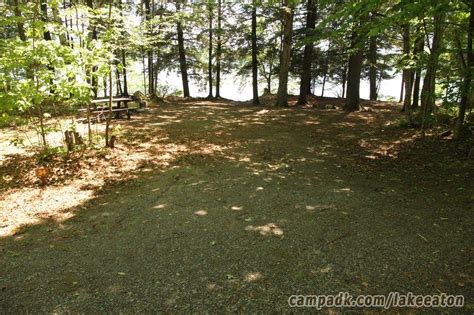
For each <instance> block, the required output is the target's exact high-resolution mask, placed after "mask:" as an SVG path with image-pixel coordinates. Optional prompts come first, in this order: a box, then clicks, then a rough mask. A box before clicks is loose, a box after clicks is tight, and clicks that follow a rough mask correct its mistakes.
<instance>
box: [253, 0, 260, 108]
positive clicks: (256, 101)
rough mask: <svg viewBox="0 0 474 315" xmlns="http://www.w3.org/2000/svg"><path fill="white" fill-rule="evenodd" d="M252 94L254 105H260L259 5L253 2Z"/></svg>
mask: <svg viewBox="0 0 474 315" xmlns="http://www.w3.org/2000/svg"><path fill="white" fill-rule="evenodd" d="M252 93H253V99H252V104H253V105H260V100H259V99H258V60H257V5H256V3H255V0H253V1H252Z"/></svg>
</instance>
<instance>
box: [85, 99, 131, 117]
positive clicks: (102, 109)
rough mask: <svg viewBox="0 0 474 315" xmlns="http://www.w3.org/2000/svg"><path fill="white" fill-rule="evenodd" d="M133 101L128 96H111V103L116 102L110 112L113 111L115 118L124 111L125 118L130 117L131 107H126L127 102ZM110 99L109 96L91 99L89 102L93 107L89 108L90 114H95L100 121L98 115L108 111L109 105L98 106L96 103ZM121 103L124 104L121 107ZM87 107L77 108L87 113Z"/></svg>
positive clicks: (102, 102) (106, 101)
mask: <svg viewBox="0 0 474 315" xmlns="http://www.w3.org/2000/svg"><path fill="white" fill-rule="evenodd" d="M131 101H133V99H132V98H130V97H116V98H112V103H116V104H117V105H116V106H112V112H113V113H115V118H119V117H120V114H121V113H125V114H126V115H127V118H128V119H130V117H131V113H132V111H133V110H132V109H129V108H128V102H131ZM109 102H110V99H109V98H99V99H95V100H92V101H91V104H92V105H93V108H92V109H90V114H94V115H96V119H97V121H100V116H101V115H105V114H107V113H108V112H109V107H108V106H102V107H98V106H97V105H98V104H104V103H109ZM121 103H123V104H124V105H125V106H124V107H121V106H120V105H121ZM87 111H88V109H87V108H84V109H79V112H85V113H87Z"/></svg>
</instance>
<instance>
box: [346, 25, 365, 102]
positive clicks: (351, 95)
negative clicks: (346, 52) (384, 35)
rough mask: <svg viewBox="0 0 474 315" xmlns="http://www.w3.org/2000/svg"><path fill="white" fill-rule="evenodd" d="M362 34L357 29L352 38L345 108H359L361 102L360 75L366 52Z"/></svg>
mask: <svg viewBox="0 0 474 315" xmlns="http://www.w3.org/2000/svg"><path fill="white" fill-rule="evenodd" d="M359 27H360V26H359ZM360 45H361V36H360V33H359V32H358V31H357V30H353V33H352V39H351V47H350V49H351V51H352V53H351V54H350V56H349V63H348V73H347V92H346V93H347V96H346V102H345V105H344V110H346V111H355V110H358V109H359V103H360V94H359V93H360V91H359V89H360V75H361V72H362V61H363V56H364V53H363V51H362V48H361V47H360Z"/></svg>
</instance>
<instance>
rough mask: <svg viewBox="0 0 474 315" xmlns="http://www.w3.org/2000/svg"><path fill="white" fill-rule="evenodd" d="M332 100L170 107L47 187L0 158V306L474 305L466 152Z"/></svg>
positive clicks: (382, 110) (380, 114) (392, 113)
mask: <svg viewBox="0 0 474 315" xmlns="http://www.w3.org/2000/svg"><path fill="white" fill-rule="evenodd" d="M337 103H338V101H337V100H331V99H325V100H319V101H318V106H316V108H275V107H270V106H266V107H253V106H249V105H245V104H241V103H234V102H227V101H220V102H218V101H216V102H208V101H204V100H189V101H173V102H171V101H170V102H168V103H166V104H161V105H160V106H157V107H154V108H153V109H152V110H151V111H150V112H149V113H144V114H141V115H140V116H137V117H134V118H133V119H132V120H130V121H120V124H121V125H122V127H123V128H122V131H121V135H120V137H119V145H118V147H117V148H116V149H115V150H113V151H110V150H104V151H103V152H101V153H100V154H96V153H94V154H92V153H90V152H89V153H87V152H86V153H81V154H79V155H77V156H72V157H69V158H67V159H65V160H61V161H60V162H57V163H56V164H55V165H52V166H51V167H52V172H53V175H54V178H53V179H52V180H51V185H50V186H48V187H45V188H40V187H38V184H37V182H36V179H35V178H34V176H32V172H34V170H33V169H34V161H33V160H32V158H31V157H28V156H27V155H26V154H25V153H22V152H13V153H12V154H8V155H7V154H4V156H3V158H2V159H0V171H1V172H2V176H1V178H2V179H0V180H1V184H2V186H0V212H1V213H0V225H1V226H0V232H1V233H2V234H1V236H0V237H1V238H0V313H2V314H3V313H18V312H30V313H31V312H35V313H36V312H39V311H42V312H49V313H77V312H80V313H99V312H104V311H108V312H114V313H115V312H119V311H121V312H125V313H132V312H133V313H137V312H157V311H162V312H167V313H174V312H190V311H196V312H203V311H210V312H224V311H238V312H270V311H275V312H290V311H292V309H290V308H289V307H288V304H287V300H288V297H289V296H290V295H293V294H337V293H338V292H340V291H347V292H349V293H351V294H354V295H357V294H388V293H389V292H391V291H399V292H402V293H406V292H413V293H415V294H439V293H441V292H445V293H447V294H463V295H464V296H465V301H466V306H465V308H464V309H463V310H455V311H456V312H464V313H472V312H473V311H474V304H473V303H474V301H473V298H474V290H473V288H474V287H473V284H474V281H473V280H474V279H473V277H474V269H473V263H474V261H473V258H474V255H473V245H472V244H473V240H474V233H473V232H474V231H473V216H472V215H473V210H474V196H473V193H472V183H473V181H472V180H473V178H474V165H473V160H472V157H471V158H469V157H468V153H469V150H470V148H469V147H466V145H463V146H461V145H459V144H456V143H455V142H454V141H452V140H449V139H441V138H439V137H438V136H437V135H436V132H434V133H433V135H431V136H430V137H429V138H428V139H425V140H421V139H420V138H419V137H418V136H417V134H416V132H415V130H411V129H403V128H400V127H399V126H398V125H397V123H396V120H397V119H398V118H400V116H401V114H400V112H399V111H400V107H399V106H398V105H396V104H391V103H366V104H364V106H365V110H363V111H360V112H356V113H345V112H342V111H340V110H337V109H333V108H332V105H334V104H336V105H337ZM117 123H118V122H114V124H117ZM61 170H62V171H61ZM61 172H63V173H61ZM293 311H294V310H293ZM349 311H355V310H349ZM368 311H370V310H368ZM381 311H383V310H381V309H375V310H372V312H374V313H378V312H381ZM398 311H404V310H392V311H388V312H389V313H390V312H392V313H393V312H398ZM411 311H412V312H413V313H420V312H424V311H426V310H411ZM324 312H325V313H333V314H334V313H338V312H341V310H340V309H324ZM385 312H387V311H385Z"/></svg>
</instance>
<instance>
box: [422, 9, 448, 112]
mask: <svg viewBox="0 0 474 315" xmlns="http://www.w3.org/2000/svg"><path fill="white" fill-rule="evenodd" d="M445 17H446V15H445V13H443V12H440V13H438V14H437V15H436V16H435V17H434V19H433V22H434V33H433V40H432V45H431V46H432V47H431V49H430V50H431V53H430V56H429V60H428V65H427V67H426V74H425V78H424V80H423V88H422V89H421V109H422V110H423V111H424V112H425V113H426V114H427V115H428V114H430V113H431V111H432V110H433V107H434V103H435V86H436V71H437V70H438V61H439V55H440V53H441V52H440V50H441V42H442V37H443V31H444V25H443V24H444V20H445Z"/></svg>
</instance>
